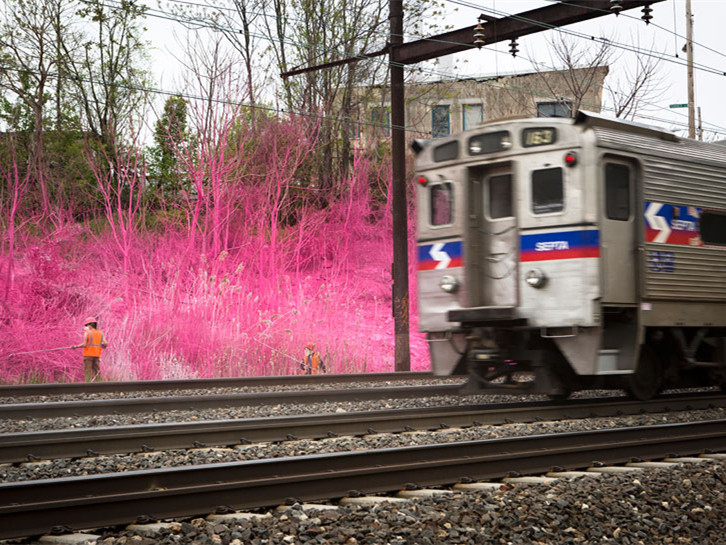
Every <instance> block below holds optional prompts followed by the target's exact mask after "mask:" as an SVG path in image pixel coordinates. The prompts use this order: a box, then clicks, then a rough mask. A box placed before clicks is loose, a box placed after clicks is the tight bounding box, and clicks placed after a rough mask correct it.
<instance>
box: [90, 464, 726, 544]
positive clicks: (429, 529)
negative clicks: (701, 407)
mask: <svg viewBox="0 0 726 545" xmlns="http://www.w3.org/2000/svg"><path fill="white" fill-rule="evenodd" d="M724 486H726V464H724V463H722V462H712V463H708V464H704V465H701V464H698V465H691V464H687V465H684V466H681V467H675V468H671V469H667V470H648V471H645V472H641V473H638V474H621V475H611V476H607V477H603V478H601V479H591V478H587V477H584V478H578V479H575V480H572V481H559V482H556V483H554V484H553V485H552V486H544V485H523V486H519V485H517V486H515V487H514V488H512V489H509V490H504V491H487V492H478V493H468V492H467V493H455V494H452V495H448V496H435V497H432V498H427V499H419V500H415V501H412V502H406V503H382V504H379V505H375V506H367V507H351V506H345V507H341V508H339V509H337V510H303V509H302V507H301V506H299V505H293V506H292V507H291V508H290V509H288V510H285V511H280V512H274V513H273V514H272V516H271V517H269V518H260V519H251V520H247V521H241V522H226V523H223V524H220V523H214V522H208V521H206V520H205V519H193V520H189V521H181V522H178V523H176V524H174V525H172V526H171V527H169V528H167V529H164V530H162V531H161V533H159V534H157V535H154V536H142V535H138V534H137V533H135V532H132V531H128V530H127V531H121V532H106V533H104V534H103V535H101V536H100V538H99V540H98V541H97V543H100V544H103V545H154V544H159V545H187V544H189V545H191V544H194V545H207V544H209V545H277V544H280V545H298V544H310V545H312V544H323V543H324V544H346V545H356V544H361V545H363V544H366V545H368V544H370V545H374V544H375V545H380V544H391V545H399V544H401V545H402V544H420V545H434V544H447V545H453V544H467V545H469V544H471V545H474V544H476V545H479V544H492V545H494V544H497V545H565V544H583V545H596V544H597V545H601V544H603V543H613V544H616V543H617V544H619V545H620V544H621V545H662V544H693V545H722V544H723V543H725V542H726V538H725V537H724V527H725V526H726V519H725V515H724V514H725V513H726V494H724V493H723V490H724Z"/></svg>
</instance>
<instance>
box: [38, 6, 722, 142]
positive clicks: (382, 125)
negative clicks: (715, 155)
mask: <svg viewBox="0 0 726 545" xmlns="http://www.w3.org/2000/svg"><path fill="white" fill-rule="evenodd" d="M81 1H83V2H87V0H81ZM102 5H104V6H106V7H109V8H111V9H118V8H119V7H120V6H113V5H108V4H102ZM152 9H153V8H150V10H152ZM153 11H155V12H159V13H160V14H152V13H149V14H147V15H149V16H151V17H158V18H162V19H166V20H169V21H172V22H177V23H180V24H185V23H187V24H193V25H196V26H198V27H206V28H210V29H212V30H218V31H222V32H224V31H225V30H224V29H222V28H221V27H220V25H217V24H216V23H215V24H210V23H209V22H206V21H202V20H199V19H190V18H186V19H179V18H178V17H170V16H169V15H168V14H166V12H163V11H160V10H153ZM227 30H228V31H235V30H236V29H233V28H231V27H228V29H227ZM261 37H262V38H264V39H269V38H268V37H266V36H261ZM435 41H437V40H435ZM291 43H295V42H291ZM297 45H302V46H307V47H317V46H312V45H310V44H297ZM497 52H498V51H497ZM529 61H530V62H532V63H533V64H537V63H536V61H534V60H532V59H529ZM377 62H380V63H384V62H385V61H377ZM545 66H546V65H545ZM406 68H408V69H409V70H413V71H418V72H421V73H426V72H428V73H429V74H432V75H436V76H438V77H445V78H449V79H452V80H461V79H462V78H461V77H459V76H456V75H455V74H449V73H445V72H437V71H435V70H431V69H421V68H413V67H408V66H407V67H406ZM553 71H557V70H553ZM35 74H36V75H39V73H38V72H35ZM49 77H55V78H58V77H60V78H61V79H69V80H76V81H78V80H81V81H85V82H86V83H94V84H100V85H111V86H116V87H119V88H126V89H128V90H135V91H139V92H145V93H150V94H158V95H164V96H181V97H182V98H185V99H189V100H203V101H210V100H211V101H212V102H214V103H217V104H227V105H233V106H238V107H244V108H250V109H254V108H256V109H260V110H266V111H272V112H276V113H286V114H292V115H299V116H305V117H315V118H319V119H325V120H329V121H338V122H346V123H354V124H357V125H363V126H370V127H375V128H378V129H382V128H390V129H393V128H400V129H402V130H404V131H406V132H409V133H414V134H422V135H427V136H429V135H430V132H429V131H423V130H419V129H416V128H415V127H414V126H403V127H397V126H394V125H391V124H390V123H376V122H373V121H370V122H369V121H361V120H360V118H358V119H353V118H350V117H347V116H343V117H341V116H328V115H325V114H319V113H314V112H305V111H298V110H285V109H284V108H274V107H271V106H263V105H259V104H250V103H245V102H240V101H229V100H223V99H219V98H211V99H210V98H209V97H203V96H199V95H193V94H190V93H184V92H176V91H168V90H163V89H155V88H151V87H142V86H134V85H129V84H123V83H111V84H109V83H108V82H100V81H98V80H95V79H92V78H75V77H67V76H63V75H58V74H49ZM481 83H483V84H484V85H487V86H489V87H493V88H498V89H503V90H510V91H511V90H513V91H515V92H519V93H521V94H527V95H531V96H539V97H543V98H549V99H554V100H558V99H559V97H557V96H554V95H551V94H549V93H535V92H532V91H529V90H527V89H525V88H522V87H518V86H511V85H496V84H494V83H492V82H486V81H485V82H481ZM424 84H426V83H424ZM428 84H431V82H428ZM585 106H590V107H593V108H600V109H601V110H606V111H608V110H612V111H614V110H613V109H611V108H607V107H603V106H601V105H597V104H588V103H585ZM639 117H640V118H642V119H648V120H650V121H657V122H661V123H666V124H675V125H680V126H682V127H684V128H686V125H685V124H681V123H677V122H676V123H674V122H672V121H670V120H666V119H662V118H657V117H653V116H646V115H642V114H641V115H639ZM711 125H713V124H711ZM713 126H716V125H713ZM716 127H718V126H716ZM718 128H719V129H722V130H723V131H726V129H724V128H722V127H718ZM709 132H713V133H715V134H726V133H721V132H718V131H709Z"/></svg>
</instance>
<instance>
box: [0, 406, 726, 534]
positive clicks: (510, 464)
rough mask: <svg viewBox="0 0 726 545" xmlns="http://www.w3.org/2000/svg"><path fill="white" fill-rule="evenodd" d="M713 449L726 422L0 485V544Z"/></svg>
mask: <svg viewBox="0 0 726 545" xmlns="http://www.w3.org/2000/svg"><path fill="white" fill-rule="evenodd" d="M706 449H713V450H715V451H723V450H726V420H714V421H707V422H698V423H687V424H667V425H660V426H646V427H634V428H620V429H610V430H599V431H586V432H577V433H561V434H554V435H540V436H529V437H518V438H510V439H492V440H486V441H469V442H464V443H447V444H436V445H427V446H416V447H405V448H390V449H380V450H370V451H357V452H346V453H342V454H341V453H337V454H316V455H311V456H297V457H290V458H278V459H268V460H255V461H248V462H237V463H220V464H210V465H203V466H192V467H181V468H167V469H160V470H149V471H133V472H126V473H113V474H106V475H94V476H89V477H72V478H65V479H51V480H39V481H24V482H16V483H5V484H0V498H3V504H2V505H0V539H9V538H15V537H26V536H34V535H39V534H43V533H45V532H47V531H49V530H50V529H51V528H52V527H53V526H57V525H64V526H68V527H71V528H75V529H81V528H94V527H103V526H112V525H117V524H124V523H128V522H130V521H133V520H135V519H137V518H138V517H139V516H142V515H143V516H147V517H151V518H152V519H163V518H170V517H181V516H191V515H198V514H200V513H209V512H212V511H214V510H215V509H216V508H217V507H219V506H222V505H224V506H228V507H232V508H234V509H249V508H257V507H266V506H271V505H277V504H280V503H284V502H285V500H286V499H287V498H289V497H294V498H297V499H299V500H301V501H308V500H318V499H330V498H340V497H343V496H346V495H348V493H349V492H350V491H351V490H359V491H363V492H365V493H380V492H388V491H394V490H399V489H401V488H404V487H406V485H407V483H412V482H413V483H417V484H418V485H421V486H437V485H448V484H451V483H456V482H459V481H461V480H462V479H465V480H467V481H468V480H480V479H497V478H501V477H503V476H505V475H506V474H508V473H511V472H512V471H517V472H519V473H522V474H532V473H541V472H546V471H548V470H550V469H551V468H552V467H553V466H558V467H560V468H563V469H572V470H574V469H578V468H583V467H587V466H589V465H590V464H591V463H592V462H593V460H597V461H599V462H602V463H604V464H617V463H622V462H626V461H628V460H629V459H631V458H633V457H640V458H643V459H660V458H664V457H667V456H669V455H671V453H673V452H676V453H678V454H680V455H689V454H697V453H699V452H702V451H704V450H706ZM9 502H12V504H11V503H9Z"/></svg>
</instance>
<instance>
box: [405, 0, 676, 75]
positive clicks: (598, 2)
mask: <svg viewBox="0 0 726 545" xmlns="http://www.w3.org/2000/svg"><path fill="white" fill-rule="evenodd" d="M663 1H664V0H623V1H622V4H621V5H622V11H626V10H629V9H634V8H639V7H643V6H645V5H646V4H655V3H657V2H663ZM608 14H610V0H568V1H567V2H561V3H557V4H553V5H550V6H545V7H542V8H537V9H533V10H530V11H525V12H522V13H518V14H516V15H511V16H509V17H503V18H501V19H494V20H492V18H490V17H484V19H485V21H486V22H484V23H482V26H483V27H484V35H485V36H486V37H485V38H484V41H485V42H486V44H492V43H496V42H501V41H505V40H512V39H514V38H519V37H521V36H526V35H528V34H535V33H537V32H542V31H544V30H547V29H548V28H549V27H552V28H554V27H561V26H566V25H571V24H573V23H579V22H581V21H587V20H589V19H595V18H597V17H602V16H603V15H608ZM474 26H475V25H472V26H469V27H466V28H460V29H458V30H452V31H450V32H445V33H443V34H439V35H437V36H431V37H429V38H424V39H422V40H416V41H414V42H408V43H406V44H403V45H401V46H399V47H396V48H395V49H393V55H392V56H393V58H392V59H391V61H392V62H394V63H400V64H414V63H417V62H421V61H426V60H429V59H434V58H437V57H441V56H443V55H450V54H451V53H458V52H460V51H467V50H469V49H472V48H474V47H475V46H474V44H473V41H474V39H473V36H474Z"/></svg>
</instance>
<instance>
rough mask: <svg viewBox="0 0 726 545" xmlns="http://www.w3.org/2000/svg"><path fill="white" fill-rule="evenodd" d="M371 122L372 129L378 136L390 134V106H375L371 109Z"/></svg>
mask: <svg viewBox="0 0 726 545" xmlns="http://www.w3.org/2000/svg"><path fill="white" fill-rule="evenodd" d="M371 123H372V124H373V131H374V132H375V133H376V134H377V135H380V136H386V137H388V136H391V108H390V106H384V107H376V108H373V109H372V110H371Z"/></svg>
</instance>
